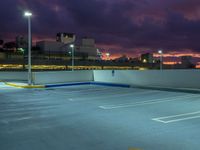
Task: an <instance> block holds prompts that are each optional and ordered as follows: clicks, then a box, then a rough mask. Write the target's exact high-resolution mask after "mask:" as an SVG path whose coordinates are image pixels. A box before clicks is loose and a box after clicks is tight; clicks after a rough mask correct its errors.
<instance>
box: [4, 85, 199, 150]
mask: <svg viewBox="0 0 200 150" xmlns="http://www.w3.org/2000/svg"><path fill="white" fill-rule="evenodd" d="M199 125H200V94H191V93H183V92H175V91H174V92H169V91H168V92H167V91H158V90H150V89H149V90H147V89H138V88H121V87H108V86H99V85H79V86H68V87H57V88H46V89H22V88H13V87H10V86H6V85H4V84H3V83H0V149H2V150H27V149H28V150H38V149H39V150H47V149H48V150H55V149H57V150H129V149H138V150H161V149H162V150H172V149H174V150H175V149H177V150H190V149H191V150H193V149H198V148H199V139H200V130H199Z"/></svg>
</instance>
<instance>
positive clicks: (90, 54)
mask: <svg viewBox="0 0 200 150" xmlns="http://www.w3.org/2000/svg"><path fill="white" fill-rule="evenodd" d="M68 36H69V35H68ZM71 37H73V36H71ZM61 39H62V35H61ZM72 39H73V38H71V40H66V39H65V40H64V42H61V41H62V40H61V41H60V40H57V41H39V42H36V47H39V48H40V50H41V52H42V53H44V54H67V53H68V52H70V51H71V48H70V46H69V45H70V44H71V42H72V41H73V43H74V42H75V41H74V40H72ZM74 52H75V55H76V56H78V57H79V58H81V57H83V58H84V59H98V58H97V57H98V55H97V53H98V51H97V48H96V46H95V40H94V39H91V38H83V39H82V40H81V44H79V45H77V44H75V47H74Z"/></svg>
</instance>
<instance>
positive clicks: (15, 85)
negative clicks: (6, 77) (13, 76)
mask: <svg viewBox="0 0 200 150" xmlns="http://www.w3.org/2000/svg"><path fill="white" fill-rule="evenodd" d="M4 84H6V85H9V86H13V87H17V88H29V89H31V88H45V85H19V84H16V83H10V82H4Z"/></svg>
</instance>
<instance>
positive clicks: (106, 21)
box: [0, 0, 200, 53]
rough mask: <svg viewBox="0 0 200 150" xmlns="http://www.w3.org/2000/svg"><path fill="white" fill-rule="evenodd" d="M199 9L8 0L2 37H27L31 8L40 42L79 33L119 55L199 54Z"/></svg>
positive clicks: (147, 0) (2, 5) (194, 0)
mask: <svg viewBox="0 0 200 150" xmlns="http://www.w3.org/2000/svg"><path fill="white" fill-rule="evenodd" d="M199 7H200V2H199V0H190V1H188V0H168V1H166V0H110V1H106V0H87V1H83V0H51V1H49V0H42V1H41V0H34V1H31V0H16V1H13V0H7V1H1V2H0V18H1V26H0V27H1V28H0V33H1V34H2V35H0V36H2V37H4V38H10V36H14V35H15V34H26V23H27V22H26V19H24V18H23V16H22V15H23V11H24V10H26V9H30V10H32V11H33V13H34V17H33V18H32V22H33V23H32V25H33V33H34V36H35V37H39V38H55V35H56V33H57V32H74V33H76V34H77V35H78V36H80V37H81V36H91V37H93V38H95V39H96V41H97V43H98V44H99V45H108V46H109V45H110V46H113V47H114V48H113V50H115V51H117V52H118V51H119V50H121V49H123V50H124V51H126V50H127V52H128V53H130V52H131V50H134V49H136V48H144V49H158V48H163V49H166V50H174V49H175V50H177V51H181V50H182V49H192V50H194V51H199V50H200V42H199V41H198V40H199V39H200V28H199V27H200V15H199V14H200V12H199ZM8 8H9V9H8ZM10 33H13V34H10ZM13 38H14V37H13ZM117 47H119V49H118V50H117ZM123 53H124V52H123Z"/></svg>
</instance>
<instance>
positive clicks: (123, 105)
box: [98, 95, 199, 109]
mask: <svg viewBox="0 0 200 150" xmlns="http://www.w3.org/2000/svg"><path fill="white" fill-rule="evenodd" d="M193 97H199V95H185V96H175V97H166V98H159V99H154V100H147V101H141V102H134V103H128V104H124V103H123V104H118V105H104V106H98V107H99V108H101V109H116V108H126V107H135V106H143V105H151V104H157V103H164V102H170V101H175V100H178V99H180V98H193Z"/></svg>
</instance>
